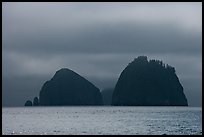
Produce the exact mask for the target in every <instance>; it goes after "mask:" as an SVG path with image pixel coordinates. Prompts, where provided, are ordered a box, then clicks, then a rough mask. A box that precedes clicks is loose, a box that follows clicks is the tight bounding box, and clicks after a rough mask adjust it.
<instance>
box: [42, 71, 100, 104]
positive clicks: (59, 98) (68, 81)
mask: <svg viewBox="0 0 204 137" xmlns="http://www.w3.org/2000/svg"><path fill="white" fill-rule="evenodd" d="M39 104H40V106H70V105H102V104H103V99H102V95H101V93H100V91H99V89H98V88H97V87H96V86H94V85H93V84H92V83H91V82H89V81H88V80H86V79H85V78H83V77H82V76H80V75H79V74H77V73H75V72H74V71H72V70H70V69H67V68H63V69H60V70H58V71H57V72H56V73H55V75H54V76H53V78H52V79H51V80H49V81H47V82H45V84H44V85H43V87H42V89H41V91H40V97H39Z"/></svg>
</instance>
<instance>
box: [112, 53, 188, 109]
mask: <svg viewBox="0 0 204 137" xmlns="http://www.w3.org/2000/svg"><path fill="white" fill-rule="evenodd" d="M112 105H114V106H188V102H187V99H186V96H185V95H184V92H183V87H182V85H181V83H180V82H179V79H178V77H177V75H176V72H175V68H174V67H172V66H170V65H168V64H167V65H165V64H164V63H163V62H162V61H159V60H149V61H148V60H147V57H146V56H139V57H137V58H135V59H134V61H132V62H131V63H129V65H128V66H127V67H126V68H125V69H124V70H123V71H122V73H121V75H120V77H119V79H118V81H117V84H116V86H115V89H114V92H113V96H112Z"/></svg>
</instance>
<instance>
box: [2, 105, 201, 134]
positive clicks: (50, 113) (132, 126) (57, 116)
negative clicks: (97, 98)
mask: <svg viewBox="0 0 204 137" xmlns="http://www.w3.org/2000/svg"><path fill="white" fill-rule="evenodd" d="M2 134H6V135H8V134H40V135H43V134H60V135H61V134H66V135H70V134H72V135H78V134H80V135H162V134H167V135H192V134H193V135H194V134H198V135H202V108H201V107H111V106H110V107H108V106H107V107H106V106H98V107H97V106H88V107H87V106H83V107H82V106H79V107H3V108H2Z"/></svg>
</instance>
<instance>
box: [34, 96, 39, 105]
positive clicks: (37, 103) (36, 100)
mask: <svg viewBox="0 0 204 137" xmlns="http://www.w3.org/2000/svg"><path fill="white" fill-rule="evenodd" d="M33 106H39V100H38V97H35V98H34V99H33Z"/></svg>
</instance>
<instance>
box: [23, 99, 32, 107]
mask: <svg viewBox="0 0 204 137" xmlns="http://www.w3.org/2000/svg"><path fill="white" fill-rule="evenodd" d="M24 106H32V101H30V100H27V101H26V103H25V105H24Z"/></svg>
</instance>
